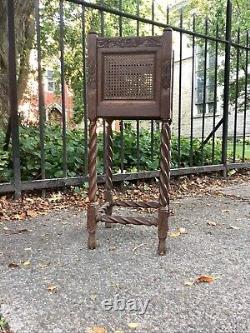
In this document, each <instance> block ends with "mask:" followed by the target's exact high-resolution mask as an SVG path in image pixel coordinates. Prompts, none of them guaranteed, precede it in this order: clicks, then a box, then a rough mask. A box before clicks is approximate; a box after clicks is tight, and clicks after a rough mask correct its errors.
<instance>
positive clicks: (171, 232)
mask: <svg viewBox="0 0 250 333" xmlns="http://www.w3.org/2000/svg"><path fill="white" fill-rule="evenodd" d="M180 235H181V233H180V231H179V230H176V231H170V232H169V233H168V236H169V237H178V236H180Z"/></svg>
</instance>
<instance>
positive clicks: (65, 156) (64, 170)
mask: <svg viewBox="0 0 250 333" xmlns="http://www.w3.org/2000/svg"><path fill="white" fill-rule="evenodd" d="M64 29H65V26H64V0H60V55H61V56H60V62H61V100H62V140H63V176H64V177H67V138H66V135H67V134H66V109H65V66H64Z"/></svg>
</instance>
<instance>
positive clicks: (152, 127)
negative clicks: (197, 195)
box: [150, 0, 155, 161]
mask: <svg viewBox="0 0 250 333" xmlns="http://www.w3.org/2000/svg"><path fill="white" fill-rule="evenodd" d="M151 11H152V17H151V18H152V21H154V19H155V0H152V7H151ZM151 32H152V36H154V34H155V27H154V25H153V24H152V31H151ZM150 133H151V139H150V150H151V160H152V161H153V159H154V120H151V129H150Z"/></svg>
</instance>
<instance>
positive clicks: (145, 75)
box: [103, 53, 155, 100]
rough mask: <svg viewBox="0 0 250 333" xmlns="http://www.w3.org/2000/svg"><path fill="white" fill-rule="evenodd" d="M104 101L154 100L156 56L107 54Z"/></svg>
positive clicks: (149, 54)
mask: <svg viewBox="0 0 250 333" xmlns="http://www.w3.org/2000/svg"><path fill="white" fill-rule="evenodd" d="M103 69H104V70H103V75H104V80H103V81H104V82H103V83H104V84H103V99H104V100H154V97H155V54H154V53H147V54H119V55H118V54H117V55H116V54H105V55H104V59H103Z"/></svg>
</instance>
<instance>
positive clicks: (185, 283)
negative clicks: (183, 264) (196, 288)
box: [184, 281, 194, 286]
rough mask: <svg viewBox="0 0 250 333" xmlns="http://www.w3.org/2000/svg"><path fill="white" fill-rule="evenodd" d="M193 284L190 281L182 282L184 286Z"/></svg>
mask: <svg viewBox="0 0 250 333" xmlns="http://www.w3.org/2000/svg"><path fill="white" fill-rule="evenodd" d="M193 284H194V282H191V281H185V282H184V285H185V286H192V285H193Z"/></svg>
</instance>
